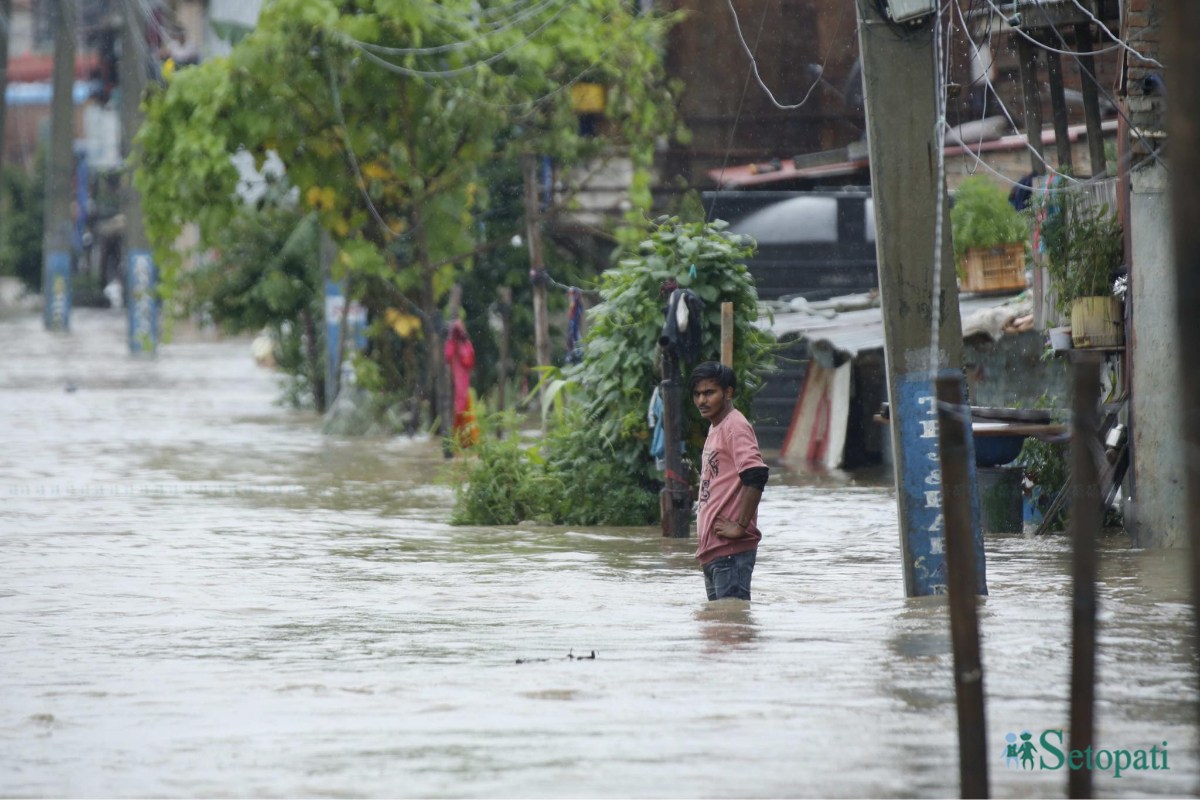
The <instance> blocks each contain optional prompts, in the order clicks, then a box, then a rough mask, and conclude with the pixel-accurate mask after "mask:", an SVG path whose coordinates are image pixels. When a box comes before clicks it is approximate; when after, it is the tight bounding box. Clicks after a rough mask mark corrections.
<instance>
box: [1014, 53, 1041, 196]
mask: <svg viewBox="0 0 1200 800" xmlns="http://www.w3.org/2000/svg"><path fill="white" fill-rule="evenodd" d="M1016 39H1017V59H1018V61H1017V64H1018V66H1019V67H1020V70H1021V94H1022V96H1023V97H1024V99H1025V135H1026V137H1027V138H1028V139H1029V146H1030V148H1032V150H1033V152H1031V153H1030V154H1029V163H1030V166H1031V168H1032V171H1033V173H1034V174H1035V175H1041V174H1042V173H1043V172H1045V171H1046V168H1045V166H1044V165H1043V164H1042V160H1043V159H1044V158H1045V157H1046V153H1045V151H1044V150H1043V149H1042V89H1041V85H1040V83H1039V81H1038V63H1037V50H1036V49H1035V48H1034V46H1033V44H1031V43H1030V41H1029V40H1028V39H1026V38H1025V37H1024V36H1017V37H1016Z"/></svg>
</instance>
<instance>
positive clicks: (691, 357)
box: [662, 289, 704, 364]
mask: <svg viewBox="0 0 1200 800" xmlns="http://www.w3.org/2000/svg"><path fill="white" fill-rule="evenodd" d="M703 312H704V301H703V300H701V299H700V297H699V296H698V295H697V294H696V293H695V292H693V291H692V290H691V289H676V290H675V291H673V292H671V299H670V300H669V301H667V319H666V322H664V323H663V329H662V337H663V338H664V339H666V340H667V341H668V342H670V343H671V345H673V346H674V348H675V352H676V353H678V354H679V358H680V359H682V360H683V361H686V362H688V363H689V364H695V363H697V361H699V358H700V350H701V347H702V342H701V340H700V330H701V328H702V327H703V326H704V325H703V316H702V315H703Z"/></svg>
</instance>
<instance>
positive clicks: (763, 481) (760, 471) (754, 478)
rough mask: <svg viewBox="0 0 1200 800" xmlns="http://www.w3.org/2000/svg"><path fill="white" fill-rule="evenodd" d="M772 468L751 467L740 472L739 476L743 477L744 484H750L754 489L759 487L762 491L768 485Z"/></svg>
mask: <svg viewBox="0 0 1200 800" xmlns="http://www.w3.org/2000/svg"><path fill="white" fill-rule="evenodd" d="M769 473H770V470H769V469H767V468H766V467H750V468H749V469H744V470H742V471H741V472H739V473H738V477H739V478H741V479H742V486H749V487H750V488H752V489H758V490H759V491H760V492H761V491H762V490H763V487H765V486H766V485H767V475H768V474H769Z"/></svg>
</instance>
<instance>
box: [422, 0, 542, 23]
mask: <svg viewBox="0 0 1200 800" xmlns="http://www.w3.org/2000/svg"><path fill="white" fill-rule="evenodd" d="M538 2H541V0H514V2H512V3H502V4H500V5H495V6H488V7H486V8H476V9H474V10H471V11H464V12H463V13H460V14H457V15H456V14H453V13H443V12H442V9H441V6H439V5H438V4H436V3H434V4H431V5H430V7H429V8H428V9H427V10H426V13H427V14H429V16H430V17H432V18H433V19H436V20H438V21H440V22H449V23H452V24H455V25H459V24H462V23H464V22H465V23H475V24H478V23H479V21H480V20H486V19H490V18H492V17H503V16H505V15H507V14H509V13H510V12H511V13H512V14H519V13H521V11H520V9H521V8H523V7H526V6H531V5H533V4H534V3H538ZM482 24H483V25H484V26H494V25H503V24H504V20H503V19H501V20H499V21H497V22H484V23H482Z"/></svg>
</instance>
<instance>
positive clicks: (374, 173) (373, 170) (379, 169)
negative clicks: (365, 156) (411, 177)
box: [362, 161, 392, 181]
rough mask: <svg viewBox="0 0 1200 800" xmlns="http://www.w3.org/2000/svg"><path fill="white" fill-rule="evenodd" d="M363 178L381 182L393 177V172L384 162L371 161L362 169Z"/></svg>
mask: <svg viewBox="0 0 1200 800" xmlns="http://www.w3.org/2000/svg"><path fill="white" fill-rule="evenodd" d="M362 174H363V177H364V178H366V179H367V180H371V181H381V180H383V179H385V178H391V177H392V171H391V170H390V169H388V168H387V165H386V164H385V163H384V162H383V161H371V162H370V163H367V164H364V165H363V168H362Z"/></svg>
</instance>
